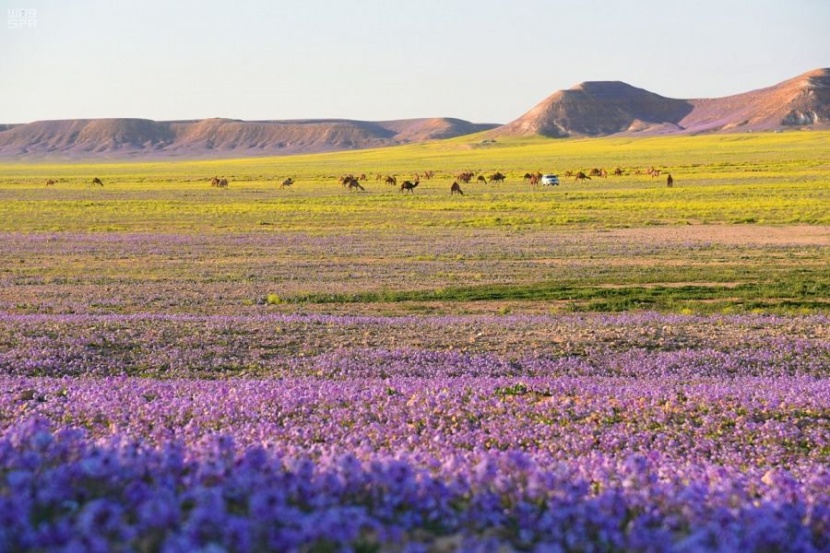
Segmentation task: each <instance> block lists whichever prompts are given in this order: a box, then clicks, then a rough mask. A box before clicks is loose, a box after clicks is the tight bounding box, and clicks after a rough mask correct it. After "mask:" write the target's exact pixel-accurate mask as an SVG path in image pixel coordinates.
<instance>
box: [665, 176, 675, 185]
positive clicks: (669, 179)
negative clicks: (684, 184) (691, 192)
mask: <svg viewBox="0 0 830 553" xmlns="http://www.w3.org/2000/svg"><path fill="white" fill-rule="evenodd" d="M666 186H668V187H669V188H672V187H673V186H674V179H673V178H671V173H669V176H667V177H666Z"/></svg>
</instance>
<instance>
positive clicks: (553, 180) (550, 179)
mask: <svg viewBox="0 0 830 553" xmlns="http://www.w3.org/2000/svg"><path fill="white" fill-rule="evenodd" d="M542 184H547V185H548V186H559V175H542Z"/></svg>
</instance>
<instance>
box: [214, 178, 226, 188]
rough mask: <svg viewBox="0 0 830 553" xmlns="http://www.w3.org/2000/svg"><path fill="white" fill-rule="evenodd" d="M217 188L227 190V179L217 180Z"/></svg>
mask: <svg viewBox="0 0 830 553" xmlns="http://www.w3.org/2000/svg"><path fill="white" fill-rule="evenodd" d="M216 186H218V187H219V188H227V187H228V179H219V184H217V185H216Z"/></svg>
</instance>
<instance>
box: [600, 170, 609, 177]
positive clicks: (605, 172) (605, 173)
mask: <svg viewBox="0 0 830 553" xmlns="http://www.w3.org/2000/svg"><path fill="white" fill-rule="evenodd" d="M599 176H600V177H601V178H603V179H607V178H608V171H606V170H605V169H600V170H599Z"/></svg>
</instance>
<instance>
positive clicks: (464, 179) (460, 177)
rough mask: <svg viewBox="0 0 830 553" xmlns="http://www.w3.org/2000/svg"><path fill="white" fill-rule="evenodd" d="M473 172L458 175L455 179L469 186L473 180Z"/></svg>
mask: <svg viewBox="0 0 830 553" xmlns="http://www.w3.org/2000/svg"><path fill="white" fill-rule="evenodd" d="M473 176H474V175H473V172H472V171H464V172H463V173H458V174H457V175H456V176H455V178H457V179H458V180H460V181H461V182H463V183H464V184H469V183H470V181H471V180H473Z"/></svg>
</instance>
